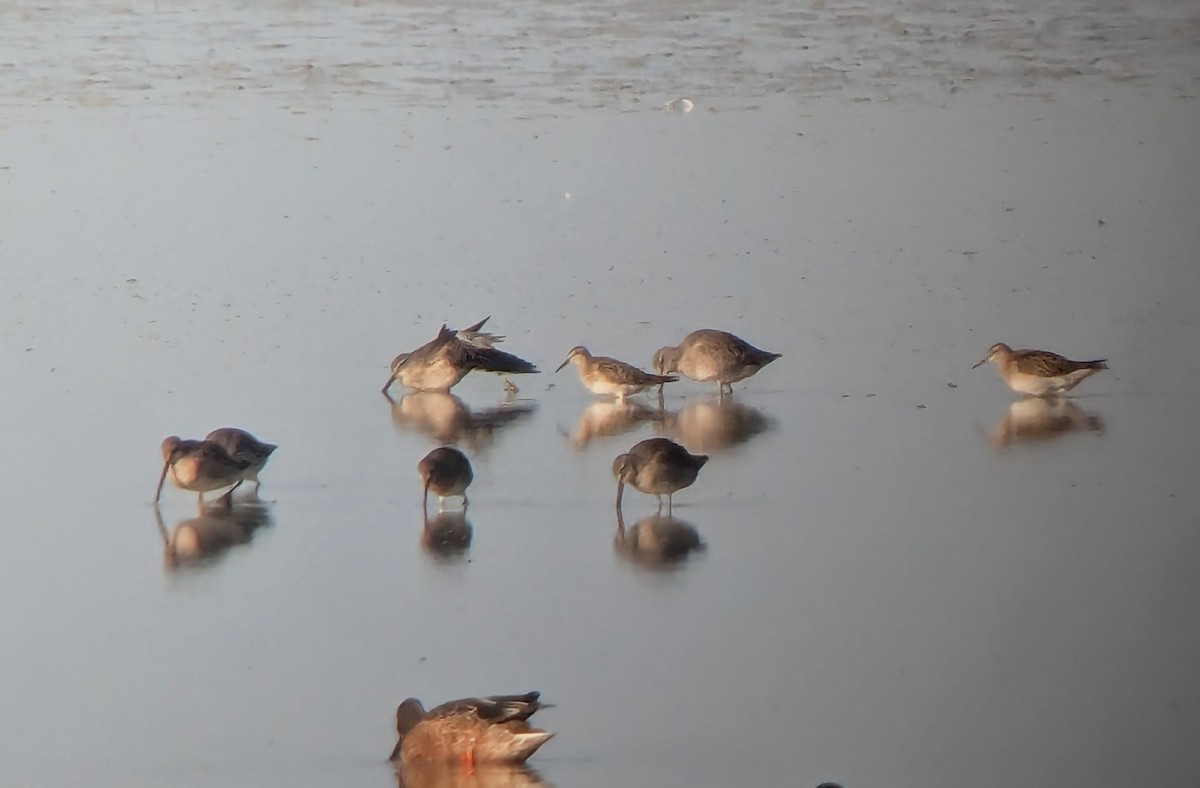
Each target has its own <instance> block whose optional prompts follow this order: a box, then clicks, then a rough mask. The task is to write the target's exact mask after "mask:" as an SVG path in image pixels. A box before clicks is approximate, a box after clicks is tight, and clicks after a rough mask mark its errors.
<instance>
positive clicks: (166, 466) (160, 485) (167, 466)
mask: <svg viewBox="0 0 1200 788" xmlns="http://www.w3.org/2000/svg"><path fill="white" fill-rule="evenodd" d="M170 468H171V461H170V460H167V461H166V462H164V463H163V472H162V476H159V477H158V489H156V490H155V491H154V502H155V503H158V499H159V498H161V497H162V488H163V483H164V482H165V481H166V480H167V471H168V470H169V469H170Z"/></svg>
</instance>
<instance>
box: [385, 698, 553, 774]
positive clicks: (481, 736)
mask: <svg viewBox="0 0 1200 788" xmlns="http://www.w3.org/2000/svg"><path fill="white" fill-rule="evenodd" d="M539 697H540V694H539V693H537V692H527V693H525V694H524V695H493V696H489V697H483V698H462V699H460V700H452V701H450V702H448V703H443V704H442V705H441V706H437V707H435V708H433V709H430V710H429V711H425V707H424V706H422V705H421V701H419V700H417V699H416V698H408V699H407V700H405V701H404V702H403V703H401V704H400V707H399V708H398V709H396V734H397V736H398V740H397V741H396V747H395V748H394V749H393V750H392V755H391V760H392V761H394V762H398V763H401V764H402V765H404V766H409V765H412V764H419V763H455V762H457V763H463V764H465V765H467V766H473V765H474V764H476V763H513V764H516V763H523V762H524V761H525V760H526V759H528V758H529V756H531V755H533V753H534V752H535V751H536V750H537V749H538V748H539V747H541V746H542V745H543V744H545V743H546V742H547V741H548V740H549V739H550V738H551V737H552V736H553V735H554V734H552V733H547V732H546V731H544V730H541V729H539V728H533V727H531V726H530V725H529V723H528V722H527V720H528V719H529V718H530V717H531V716H533V715H534V714H535V713H536V712H537V711H538V710H539V709H543V708H546V704H543V703H541V702H539V700H538V698H539Z"/></svg>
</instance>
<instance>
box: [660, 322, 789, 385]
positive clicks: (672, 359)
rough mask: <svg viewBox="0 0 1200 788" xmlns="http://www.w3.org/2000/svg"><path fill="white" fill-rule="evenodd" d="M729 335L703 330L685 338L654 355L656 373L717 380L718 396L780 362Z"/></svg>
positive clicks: (771, 355) (775, 356)
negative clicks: (737, 383)
mask: <svg viewBox="0 0 1200 788" xmlns="http://www.w3.org/2000/svg"><path fill="white" fill-rule="evenodd" d="M781 355H782V354H780V353H768V352H767V351H765V350H759V349H758V348H756V347H754V345H751V344H750V343H749V342H746V341H745V340H743V339H740V338H738V337H736V336H734V335H733V334H730V333H729V332H728V331H717V330H715V329H711V328H702V329H700V330H699V331H693V332H692V333H690V334H688V335H687V336H686V337H684V338H683V341H682V342H680V343H679V344H678V345H677V346H675V347H663V348H659V349H658V350H657V351H655V353H654V369H655V371H656V372H658V374H660V375H666V374H667V373H669V372H680V373H682V374H684V375H686V376H687V377H689V378H691V379H692V380H701V381H707V380H715V381H716V382H717V392H718V393H720V394H724V393H726V392H728V393H730V394H732V393H733V385H732V384H734V383H736V382H737V381H739V380H744V379H746V378H748V377H750V376H751V375H753V374H754V373H756V372H758V371H759V370H760V369H762V368H763V367H765V366H766V365H767V364H770V363H771V362H772V361H774V360H775V359H777V358H779V357H780V356H781Z"/></svg>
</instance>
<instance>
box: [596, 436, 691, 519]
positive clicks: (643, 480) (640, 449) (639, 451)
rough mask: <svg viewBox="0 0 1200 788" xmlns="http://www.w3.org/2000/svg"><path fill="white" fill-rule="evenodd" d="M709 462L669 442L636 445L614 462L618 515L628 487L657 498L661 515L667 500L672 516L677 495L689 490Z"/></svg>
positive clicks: (651, 441)
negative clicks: (663, 502) (663, 504)
mask: <svg viewBox="0 0 1200 788" xmlns="http://www.w3.org/2000/svg"><path fill="white" fill-rule="evenodd" d="M706 462H708V457H707V456H706V455H704V454H691V453H690V452H688V450H687V449H685V448H683V447H682V446H680V445H679V444H678V443H675V442H674V441H671V440H668V439H666V438H647V439H646V440H644V441H641V442H640V443H637V444H635V445H634V446H633V448H631V449H630V450H629V451H628V452H626V453H625V454H622V455H620V456H618V457H617V458H616V459H615V460H613V465H612V471H613V476H615V477H616V479H617V511H620V510H621V496H622V495H623V494H624V492H625V485H626V484H628V485H630V486H631V487H633V488H634V489H635V490H638V491H639V492H644V493H646V494H648V495H653V496H655V497H656V498H658V509H659V511H662V497H663V496H664V495H665V496H667V514H668V515H669V514H670V513H671V507H672V497H673V496H674V494H675V492H676V491H678V490H682V489H683V488H684V487H690V486H691V485H692V483H693V482H695V481H696V476H697V474H699V473H700V469H701V468H703V467H704V463H706Z"/></svg>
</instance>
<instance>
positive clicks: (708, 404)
mask: <svg viewBox="0 0 1200 788" xmlns="http://www.w3.org/2000/svg"><path fill="white" fill-rule="evenodd" d="M664 426H665V430H666V432H667V434H668V435H671V436H673V437H674V438H675V439H676V440H678V441H679V442H680V443H682V444H683V445H685V446H690V447H691V448H692V449H694V450H695V451H698V452H709V451H720V450H721V449H729V448H732V447H734V446H737V445H738V444H741V443H745V442H746V441H748V440H750V439H751V438H753V437H754V436H756V435H759V434H761V433H764V432H768V431H770V430H772V429H774V427H775V425H774V422H773V421H772V419H770V418H769V417H767V416H765V415H763V413H762V412H761V411H759V410H758V409H757V408H752V407H750V406H749V405H742V404H741V403H738V402H736V401H734V400H733V399H732V398H731V397H730V396H728V395H726V396H725V397H722V398H720V399H712V400H706V401H702V402H694V403H692V404H691V405H688V406H686V407H684V408H682V409H681V410H678V411H675V412H671V413H668V414H667V415H666V421H665V425H664Z"/></svg>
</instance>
